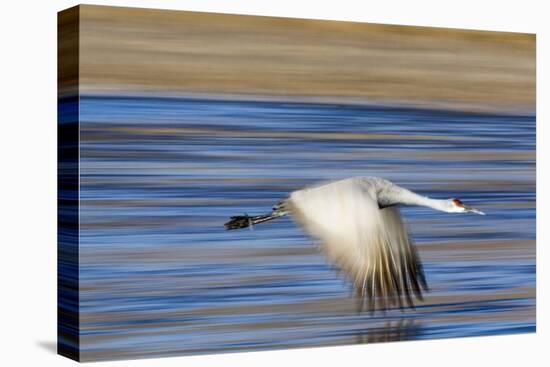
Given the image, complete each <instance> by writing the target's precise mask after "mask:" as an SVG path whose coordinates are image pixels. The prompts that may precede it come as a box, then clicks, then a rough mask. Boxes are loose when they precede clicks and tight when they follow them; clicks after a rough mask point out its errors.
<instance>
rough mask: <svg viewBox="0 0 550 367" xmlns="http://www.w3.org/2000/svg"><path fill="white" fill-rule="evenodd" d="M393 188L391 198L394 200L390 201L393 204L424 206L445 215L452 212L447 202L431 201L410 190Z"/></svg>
mask: <svg viewBox="0 0 550 367" xmlns="http://www.w3.org/2000/svg"><path fill="white" fill-rule="evenodd" d="M394 188H395V189H397V190H395V191H394V195H393V196H395V197H394V198H393V199H394V200H392V201H394V202H395V204H404V205H420V206H426V207H428V208H432V209H435V210H439V211H442V212H447V213H448V212H451V211H452V209H451V208H450V206H449V200H446V199H445V200H437V199H431V198H429V197H426V196H421V195H418V194H416V193H414V192H412V191H410V190H407V189H404V188H402V187H399V186H394Z"/></svg>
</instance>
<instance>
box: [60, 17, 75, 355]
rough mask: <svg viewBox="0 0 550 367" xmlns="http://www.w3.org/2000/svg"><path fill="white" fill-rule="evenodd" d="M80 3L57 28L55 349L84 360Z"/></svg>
mask: <svg viewBox="0 0 550 367" xmlns="http://www.w3.org/2000/svg"><path fill="white" fill-rule="evenodd" d="M79 24H80V8H79V7H78V6H76V7H73V8H69V9H66V10H63V11H61V12H59V13H58V29H57V37H58V38H57V92H58V100H57V108H58V109H57V139H58V140H57V183H58V187H57V221H58V222H57V353H58V354H60V355H62V356H65V357H68V358H70V359H73V360H76V361H79V360H80V315H79V312H80V297H79V253H80V251H79V62H80V60H79V36H80V34H79V33H80V32H79Z"/></svg>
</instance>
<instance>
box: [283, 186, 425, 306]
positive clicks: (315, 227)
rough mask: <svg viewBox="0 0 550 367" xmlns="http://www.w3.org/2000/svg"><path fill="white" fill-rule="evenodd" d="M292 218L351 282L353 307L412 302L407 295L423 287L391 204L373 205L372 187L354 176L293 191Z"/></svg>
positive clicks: (412, 252) (417, 263) (396, 210)
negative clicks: (355, 304)
mask: <svg viewBox="0 0 550 367" xmlns="http://www.w3.org/2000/svg"><path fill="white" fill-rule="evenodd" d="M290 204H291V206H292V214H293V217H294V218H295V220H296V221H297V222H298V223H299V224H300V225H301V226H302V227H303V228H304V229H305V231H306V232H308V233H309V234H310V235H311V236H313V237H316V238H318V239H320V240H321V242H322V244H323V246H322V250H323V252H324V254H325V255H326V256H327V258H328V259H329V260H330V261H331V262H332V263H334V264H336V265H337V266H338V267H339V268H340V269H342V270H343V271H344V272H345V273H346V274H347V276H348V277H349V278H350V279H351V280H352V281H353V282H354V284H355V292H356V295H357V299H358V309H359V311H361V310H362V308H363V306H364V304H365V302H366V304H367V308H368V309H369V310H370V311H374V310H375V309H381V310H385V309H388V308H392V307H394V306H397V307H400V308H401V307H402V306H403V302H406V303H407V304H408V305H409V306H411V307H413V299H412V295H414V296H415V297H416V298H417V299H420V300H421V299H422V290H427V288H428V287H427V284H426V280H425V278H424V272H423V270H422V265H421V262H420V259H419V257H418V255H417V252H416V249H415V248H414V245H413V244H412V243H411V241H410V238H409V235H408V233H407V230H406V227H405V225H404V223H403V221H402V219H401V214H400V212H399V208H398V207H397V206H392V207H387V208H384V209H379V206H378V202H377V201H376V200H375V199H373V193H372V192H371V191H369V190H368V187H364V186H362V185H360V184H358V183H357V181H353V180H349V181H347V180H346V181H340V182H337V183H332V184H328V185H324V186H320V187H316V188H310V189H304V190H300V191H296V192H294V193H293V194H292V196H291V198H290Z"/></svg>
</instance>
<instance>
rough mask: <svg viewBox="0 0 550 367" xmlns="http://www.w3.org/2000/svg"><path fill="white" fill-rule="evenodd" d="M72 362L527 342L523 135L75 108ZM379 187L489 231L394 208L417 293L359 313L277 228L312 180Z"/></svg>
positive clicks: (250, 114) (190, 103)
mask: <svg viewBox="0 0 550 367" xmlns="http://www.w3.org/2000/svg"><path fill="white" fill-rule="evenodd" d="M80 119H81V123H80V129H81V134H80V144H81V153H80V162H81V166H80V173H81V181H80V185H81V191H80V198H81V208H80V214H81V217H80V226H81V227H80V235H81V237H80V239H81V242H80V261H81V268H80V282H81V283H80V292H81V299H80V302H81V304H80V311H81V315H80V317H81V318H80V326H81V330H82V334H81V343H82V345H81V348H82V355H81V357H82V359H83V360H101V359H111V358H129V357H142V356H151V355H159V356H168V355H176V354H191V353H208V352H221V351H236V350H260V349H272V348H283V347H305V346H320V345H336V344H349V343H368V342H378V341H390V340H408V339H429V338H441V337H459V336H474V335H492V334H505V333H521V332H532V331H534V330H535V118H534V116H509V115H488V114H468V113H458V112H443V111H432V110H421V109H406V108H392V107H386V106H358V105H344V104H321V103H319V104H316V103H290V102H273V101H246V100H221V99H206V98H138V97H105V96H93V97H92V96H84V97H81V100H80ZM358 175H369V176H381V177H384V178H387V179H389V180H392V181H394V182H395V183H397V184H399V185H402V186H405V187H407V188H409V189H412V190H415V191H417V192H419V193H421V194H423V195H429V196H432V197H434V198H448V197H458V198H460V199H461V200H463V201H464V202H465V203H468V204H471V205H473V206H476V207H479V208H480V209H482V210H484V211H485V212H486V213H487V216H485V217H481V216H477V215H466V214H464V215H462V214H461V215H449V214H444V213H439V212H435V211H432V210H430V209H427V208H420V207H407V208H403V214H404V216H405V218H406V220H407V223H408V225H409V227H410V230H411V233H412V237H413V239H414V241H415V242H416V244H417V246H418V248H419V252H420V256H421V258H422V259H423V263H424V268H425V272H426V276H427V280H428V283H429V285H430V286H431V291H430V293H428V294H427V296H426V299H425V302H418V306H417V308H416V309H415V310H405V311H404V312H401V311H399V310H391V311H389V312H388V313H386V314H382V313H375V314H374V315H370V314H368V313H363V314H357V313H356V311H355V303H354V301H353V300H352V299H351V294H352V292H351V287H350V284H349V283H347V282H346V281H345V279H344V278H343V276H342V275H341V274H340V275H339V274H337V272H336V270H335V269H333V268H332V267H331V266H330V264H327V263H326V261H325V259H324V258H323V256H322V255H320V254H319V253H318V252H317V249H316V244H315V243H313V242H312V240H311V239H309V238H308V237H306V236H305V235H304V234H303V233H302V232H301V230H300V229H299V228H296V227H295V226H294V224H293V223H292V220H291V219H289V218H282V219H281V220H278V221H273V222H270V223H266V224H264V225H261V226H257V227H255V228H254V230H253V231H250V230H241V231H230V232H227V231H225V230H224V228H223V223H224V222H225V221H226V220H227V219H228V217H229V216H231V215H238V214H243V213H248V214H261V213H265V212H269V211H270V208H271V206H272V205H273V204H275V203H277V202H278V201H279V200H280V199H282V198H285V197H286V195H287V194H288V193H289V192H290V191H292V190H295V189H299V188H302V187H303V186H305V185H308V184H311V183H314V182H316V181H319V180H327V179H339V178H344V177H349V176H358Z"/></svg>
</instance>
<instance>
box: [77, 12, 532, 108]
mask: <svg viewBox="0 0 550 367" xmlns="http://www.w3.org/2000/svg"><path fill="white" fill-rule="evenodd" d="M80 12H81V13H80V20H81V28H80V37H81V38H80V40H81V44H80V47H81V48H80V60H81V64H80V66H81V69H80V83H81V84H80V85H81V91H82V92H84V93H115V92H125V93H143V92H147V93H149V92H153V93H162V94H203V93H209V94H218V95H224V94H231V95H243V96H254V97H276V98H292V99H304V100H308V99H315V100H319V99H320V100H330V101H334V100H345V101H349V102H367V103H368V102H375V103H389V104H403V105H414V106H425V107H441V108H451V109H460V110H472V111H491V112H494V111H499V112H534V110H535V76H536V74H535V67H536V56H535V54H536V45H535V44H536V37H535V35H533V34H521V33H505V32H487V31H472V30H458V29H444V28H426V27H409V26H393V25H380V24H368V23H353V22H337V21H325V20H306V19H291V18H273V17H259V16H241V15H225V14H214V13H197V12H181V11H167V10H152V9H137V8H122V7H101V6H89V5H84V6H80Z"/></svg>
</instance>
